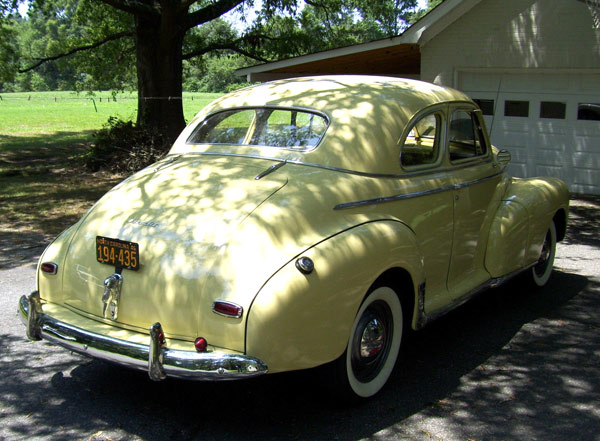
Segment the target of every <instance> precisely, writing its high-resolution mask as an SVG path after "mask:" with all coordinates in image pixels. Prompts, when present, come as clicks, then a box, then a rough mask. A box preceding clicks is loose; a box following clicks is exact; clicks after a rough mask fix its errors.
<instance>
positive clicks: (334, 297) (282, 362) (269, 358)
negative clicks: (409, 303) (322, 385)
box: [246, 221, 424, 372]
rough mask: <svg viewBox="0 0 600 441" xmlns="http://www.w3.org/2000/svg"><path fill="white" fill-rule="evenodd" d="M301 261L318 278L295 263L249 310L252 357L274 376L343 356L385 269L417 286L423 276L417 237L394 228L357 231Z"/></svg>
mask: <svg viewBox="0 0 600 441" xmlns="http://www.w3.org/2000/svg"><path fill="white" fill-rule="evenodd" d="M301 255H302V256H306V257H310V258H311V259H312V260H313V261H314V264H315V269H314V271H313V272H312V273H311V274H308V275H305V274H302V273H301V272H300V271H299V270H298V269H297V268H296V267H295V259H293V260H291V261H290V262H289V263H288V264H287V265H285V266H284V267H283V268H282V269H280V270H279V271H278V272H277V273H276V274H274V275H273V277H271V278H270V279H269V280H268V281H267V283H266V284H265V285H264V286H263V287H262V289H261V290H260V292H259V293H258V295H257V296H256V298H255V299H254V302H253V304H252V306H251V308H250V312H249V316H248V321H247V333H246V353H247V354H248V355H252V356H254V357H258V358H260V359H261V360H263V361H265V362H266V363H267V365H268V366H269V372H280V371H285V370H292V369H303V368H309V367H314V366H318V365H320V364H323V363H326V362H329V361H332V360H334V359H336V358H337V357H339V356H340V355H341V354H342V353H343V351H344V349H345V347H346V344H347V342H348V337H349V334H350V329H351V327H352V323H353V321H354V318H355V316H356V313H357V311H358V309H359V307H360V305H361V303H362V300H363V299H364V296H365V294H366V293H367V292H368V290H369V287H370V286H371V285H372V284H373V282H374V281H375V280H376V279H377V277H378V276H379V275H380V274H382V273H383V272H384V271H385V270H386V269H389V268H394V267H402V268H403V269H405V270H406V271H408V272H409V273H410V275H411V277H412V279H413V281H415V283H414V286H417V285H418V283H419V281H421V280H423V277H424V276H423V267H422V258H421V255H420V251H419V248H418V245H417V243H416V240H415V237H414V234H413V233H412V231H411V230H410V229H409V228H408V227H406V226H405V225H404V224H402V223H400V222H396V221H375V222H369V223H365V224H362V225H359V226H356V227H354V228H351V229H349V230H346V231H343V232H341V233H339V234H337V235H335V236H333V237H330V238H329V239H327V240H324V241H323V242H321V243H318V244H316V245H315V246H313V247H312V248H310V249H308V250H306V251H305V252H303V253H302V254H301ZM410 294H411V295H412V296H414V295H416V293H414V292H413V293H410Z"/></svg>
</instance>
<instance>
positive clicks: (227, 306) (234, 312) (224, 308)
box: [213, 300, 244, 318]
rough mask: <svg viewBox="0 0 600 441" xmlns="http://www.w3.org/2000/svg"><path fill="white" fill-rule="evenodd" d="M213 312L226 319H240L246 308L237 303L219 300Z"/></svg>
mask: <svg viewBox="0 0 600 441" xmlns="http://www.w3.org/2000/svg"><path fill="white" fill-rule="evenodd" d="M213 312H215V313H217V314H219V315H223V316H225V317H231V318H240V317H241V316H242V314H243V313H244V308H242V307H241V306H240V305H236V304H235V303H231V302H226V301H224V300H217V301H216V302H214V303H213Z"/></svg>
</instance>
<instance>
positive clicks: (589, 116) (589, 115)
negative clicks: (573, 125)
mask: <svg viewBox="0 0 600 441" xmlns="http://www.w3.org/2000/svg"><path fill="white" fill-rule="evenodd" d="M577 119H579V120H583V121H600V103H580V104H579V106H578V107H577Z"/></svg>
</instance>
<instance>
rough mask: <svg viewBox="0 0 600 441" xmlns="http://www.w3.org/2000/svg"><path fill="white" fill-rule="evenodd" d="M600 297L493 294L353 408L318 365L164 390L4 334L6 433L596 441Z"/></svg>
mask: <svg viewBox="0 0 600 441" xmlns="http://www.w3.org/2000/svg"><path fill="white" fill-rule="evenodd" d="M599 291H600V285H599V283H598V282H597V281H591V280H588V279H587V278H586V277H583V276H580V275H573V274H567V273H563V272H556V273H555V274H554V275H553V278H552V279H551V282H550V284H549V286H548V287H547V289H544V290H543V291H536V292H526V291H524V290H523V289H522V288H521V286H520V284H519V283H518V281H515V282H514V283H511V284H508V285H505V287H503V288H500V289H496V290H492V291H488V292H487V293H486V294H483V295H482V296H480V297H478V298H476V299H474V300H473V301H471V302H470V303H468V304H467V305H465V306H463V307H461V308H459V309H458V310H456V311H455V312H453V313H450V314H449V315H447V316H445V317H443V318H442V319H440V320H438V321H437V322H434V323H433V324H432V325H430V326H428V327H427V328H426V329H425V330H423V331H421V332H419V333H415V334H412V335H411V336H410V338H409V339H408V340H407V341H406V344H405V346H404V350H403V352H402V355H401V357H402V359H401V361H399V363H398V365H397V366H396V369H395V371H394V373H393V374H392V377H391V379H390V381H389V383H388V384H387V386H386V387H385V388H384V390H383V391H382V393H380V394H379V395H377V396H376V397H375V398H374V399H372V400H370V401H368V402H366V403H363V404H361V405H358V406H353V407H346V406H344V405H343V403H338V404H335V403H332V402H331V401H328V400H327V399H325V397H326V394H325V393H324V389H325V386H326V385H325V384H324V380H323V379H322V378H320V375H321V370H319V369H315V370H310V371H304V372H295V373H288V374H278V375H272V376H267V377H262V378H260V379H256V380H251V381H244V382H231V383H193V382H184V381H179V380H167V381H164V382H161V383H153V382H151V381H150V380H149V379H148V378H147V376H146V374H145V373H143V372H135V371H130V370H127V369H122V368H120V367H117V366H113V365H110V364H107V363H104V362H101V361H97V360H88V359H85V358H80V357H79V356H72V355H69V354H68V353H66V352H65V351H63V350H61V349H59V348H55V347H52V346H50V345H49V344H46V343H35V344H34V343H28V342H27V341H26V340H25V338H24V337H23V336H17V335H12V334H9V335H3V336H2V347H3V351H2V355H1V356H0V359H1V362H2V366H3V371H4V376H3V381H2V383H1V386H0V388H1V390H0V396H2V399H1V400H2V407H3V409H2V410H1V412H2V413H3V414H0V417H1V418H0V421H2V420H4V421H2V426H3V429H2V430H3V432H4V435H5V436H7V438H9V439H53V440H61V439H65V440H66V439H73V438H77V439H90V440H110V439H120V440H121V439H123V440H126V439H136V440H137V439H144V440H189V439H201V440H212V439H215V440H216V439H218V440H240V439H261V440H281V439H327V440H333V439H343V440H358V439H362V438H373V439H382V438H385V439H442V438H443V439H448V440H449V439H457V440H466V439H544V440H552V439H556V440H564V439H587V440H594V439H598V434H599V433H600V415H599V408H600V403H599V400H598V397H599V396H600V367H599V363H598V354H600V341H599V339H598V331H599V326H600V323H599V321H598V318H597V314H596V312H597V311H598V310H599V306H600V296H599V295H598V294H599ZM15 320H16V318H15ZM21 331H22V332H23V334H24V329H21ZM16 415H21V416H20V417H16Z"/></svg>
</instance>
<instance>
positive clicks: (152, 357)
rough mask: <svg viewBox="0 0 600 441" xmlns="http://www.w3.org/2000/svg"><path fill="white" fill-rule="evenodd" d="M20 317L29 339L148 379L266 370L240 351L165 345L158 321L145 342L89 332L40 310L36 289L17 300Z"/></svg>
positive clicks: (224, 376)
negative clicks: (141, 373) (142, 372)
mask: <svg viewBox="0 0 600 441" xmlns="http://www.w3.org/2000/svg"><path fill="white" fill-rule="evenodd" d="M19 312H20V314H19V315H20V317H21V319H22V320H23V322H24V323H25V325H26V326H27V337H29V338H30V339H31V340H41V339H44V340H48V341H49V342H51V343H54V344H56V345H59V346H63V347H64V348H67V349H69V350H71V351H74V352H78V353H80V354H83V355H87V356H91V357H95V358H101V359H103V360H107V361H111V362H114V363H118V364H120V365H123V366H126V367H130V368H134V369H140V370H145V371H147V372H148V375H149V376H150V378H151V379H152V380H156V381H158V380H163V379H165V378H166V377H174V378H184V379H190V380H205V381H216V380H236V379H242V378H249V377H255V376H259V375H263V374H266V373H267V371H268V369H267V365H266V364H265V363H264V362H262V361H261V360H259V359H257V358H254V357H249V356H246V355H242V354H231V353H225V352H201V353H199V352H195V351H182V350H176V349H168V348H166V347H164V345H162V344H161V342H160V334H162V329H161V326H160V323H155V324H154V325H152V327H151V328H150V338H149V339H150V341H149V344H148V345H143V344H139V343H133V342H129V341H125V340H120V339H116V338H112V337H109V336H106V335H102V334H97V333H94V332H89V331H86V330H84V329H81V328H78V327H76V326H72V325H70V324H68V323H65V322H62V321H59V320H56V319H54V318H53V317H50V316H48V315H46V314H44V313H43V312H42V304H41V301H40V296H39V293H38V292H37V291H34V292H32V293H31V294H29V295H28V296H22V297H21V299H20V300H19Z"/></svg>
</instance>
